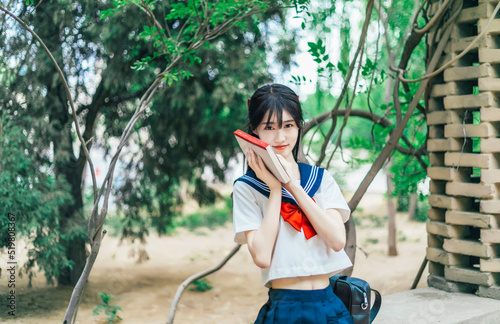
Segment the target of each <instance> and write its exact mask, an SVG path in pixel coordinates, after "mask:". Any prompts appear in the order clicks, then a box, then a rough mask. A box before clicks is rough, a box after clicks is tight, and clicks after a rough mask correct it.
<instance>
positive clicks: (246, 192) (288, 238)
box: [233, 163, 352, 324]
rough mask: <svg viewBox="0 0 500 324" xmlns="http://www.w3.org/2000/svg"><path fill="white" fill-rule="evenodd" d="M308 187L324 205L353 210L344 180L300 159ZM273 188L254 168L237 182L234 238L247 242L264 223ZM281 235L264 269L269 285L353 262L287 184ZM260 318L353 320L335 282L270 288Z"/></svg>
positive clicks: (263, 320) (303, 182)
mask: <svg viewBox="0 0 500 324" xmlns="http://www.w3.org/2000/svg"><path fill="white" fill-rule="evenodd" d="M299 170H300V176H301V180H297V181H300V184H301V186H302V187H303V188H304V191H305V192H306V193H307V194H308V195H309V196H310V197H311V198H313V199H314V201H315V202H316V203H317V204H318V205H319V206H320V207H321V208H322V209H323V210H326V209H330V208H335V209H337V210H338V211H339V212H340V213H341V215H342V216H343V218H344V219H345V218H347V217H349V214H350V210H349V206H348V205H347V202H346V201H345V199H344V197H343V196H342V193H341V191H340V188H339V186H338V185H337V183H336V182H335V180H334V179H333V177H332V176H331V175H330V174H329V173H328V172H327V171H325V170H324V169H322V168H318V167H316V166H310V165H307V164H303V163H299ZM269 194H270V191H269V188H268V187H267V185H266V184H265V183H264V182H263V181H261V180H260V179H258V178H257V177H256V175H255V172H253V171H249V172H247V173H246V174H245V175H243V176H242V177H240V178H238V179H237V180H236V181H235V183H234V187H233V226H234V240H235V242H237V243H240V244H245V243H246V237H245V233H244V232H246V231H250V230H257V229H258V228H259V227H260V224H261V223H262V218H263V215H264V213H265V210H266V206H267V201H268V197H269ZM281 216H282V217H280V223H279V229H278V237H277V239H276V243H275V246H274V252H273V257H272V260H271V265H270V267H269V268H266V269H261V271H262V283H263V285H264V286H266V287H268V288H270V287H271V281H272V280H274V279H280V278H290V277H305V276H312V275H320V274H329V275H334V274H335V273H338V272H340V271H342V270H344V269H346V268H348V267H350V266H352V263H351V260H350V259H349V257H348V256H347V254H346V253H345V251H344V250H343V249H342V250H341V251H338V252H335V251H334V250H333V249H331V248H330V247H328V246H327V245H326V243H325V242H324V241H323V240H322V239H321V238H320V237H319V236H318V235H317V234H316V232H315V230H314V228H313V227H312V225H311V223H310V222H309V221H308V220H307V217H305V215H304V214H303V213H302V212H301V210H300V208H298V204H297V202H296V201H295V199H294V198H293V196H292V195H291V194H290V193H289V192H288V191H287V190H286V189H285V188H282V206H281ZM257 323H265V324H267V323H280V324H281V323H302V324H306V323H314V324H320V323H352V319H351V318H350V315H349V313H348V311H347V309H346V308H345V306H344V305H343V303H342V301H340V299H339V298H338V297H337V296H335V295H334V294H333V291H332V289H331V287H327V288H326V289H321V290H305V291H304V290H289V289H272V288H271V289H270V290H269V300H268V302H267V303H266V304H265V305H264V306H263V307H262V309H261V310H260V312H259V315H258V318H257V320H256V322H255V324H257Z"/></svg>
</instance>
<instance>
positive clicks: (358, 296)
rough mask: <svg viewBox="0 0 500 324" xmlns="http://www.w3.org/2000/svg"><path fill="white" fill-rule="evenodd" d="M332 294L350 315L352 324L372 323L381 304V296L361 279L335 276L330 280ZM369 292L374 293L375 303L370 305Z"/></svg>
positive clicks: (340, 275)
mask: <svg viewBox="0 0 500 324" xmlns="http://www.w3.org/2000/svg"><path fill="white" fill-rule="evenodd" d="M330 285H331V286H332V288H333V292H334V293H335V295H337V296H338V297H339V298H340V300H342V302H343V303H344V305H345V306H346V307H347V310H348V311H349V313H351V316H352V319H353V321H354V324H369V323H371V322H372V321H373V319H374V318H375V316H377V313H378V311H379V309H380V305H381V304H382V296H380V293H379V292H378V291H376V290H375V289H370V285H369V284H368V283H367V282H366V281H364V280H363V279H359V278H353V277H348V276H346V275H342V274H339V275H335V276H333V277H331V278H330ZM371 291H373V292H374V293H375V302H374V303H373V307H371V306H372V304H371V301H370V300H371Z"/></svg>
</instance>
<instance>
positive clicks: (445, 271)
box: [426, 0, 500, 299]
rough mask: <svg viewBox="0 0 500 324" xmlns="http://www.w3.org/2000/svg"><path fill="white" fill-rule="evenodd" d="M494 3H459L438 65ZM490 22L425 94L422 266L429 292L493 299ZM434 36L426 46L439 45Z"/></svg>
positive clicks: (499, 219)
mask: <svg viewBox="0 0 500 324" xmlns="http://www.w3.org/2000/svg"><path fill="white" fill-rule="evenodd" d="M497 3H498V0H496V1H488V0H478V1H471V0H464V3H463V8H462V9H461V12H460V14H459V16H458V18H457V20H456V21H455V23H454V26H453V31H452V34H451V38H450V41H449V42H448V44H447V46H446V48H445V51H444V53H443V56H442V59H441V60H440V63H439V64H440V66H443V65H444V64H445V63H447V62H448V61H450V60H451V59H453V58H455V57H457V55H458V54H459V53H460V52H462V51H463V50H464V49H465V48H466V47H467V46H468V45H469V44H471V42H472V41H473V40H474V38H476V36H477V35H478V34H479V33H481V32H482V30H483V29H484V28H485V26H486V23H487V21H488V19H489V17H490V16H491V15H492V12H493V9H494V8H495V6H496V5H497ZM433 6H434V9H435V10H437V7H438V6H439V2H438V1H435V2H434V3H433ZM496 18H498V19H494V20H493V22H492V24H491V25H490V27H489V28H488V31H487V34H486V36H485V37H484V38H482V39H481V40H480V41H479V42H478V43H477V44H476V45H475V46H474V47H473V48H472V50H471V51H470V52H468V53H467V54H466V55H465V56H463V57H462V58H460V59H459V60H458V61H457V62H456V63H455V64H453V65H452V66H450V67H448V68H447V69H445V70H444V72H443V73H441V74H440V75H438V76H436V77H435V78H434V80H433V81H432V85H431V87H429V91H428V92H427V95H428V100H427V107H426V109H427V124H428V126H429V128H428V134H429V139H428V145H427V149H428V151H429V162H430V166H429V168H428V176H429V177H430V178H431V182H430V195H429V203H430V205H431V208H430V209H429V211H428V216H429V222H428V223H427V233H428V247H427V259H428V260H429V276H428V284H429V286H431V287H435V288H439V289H442V290H446V291H460V292H468V293H476V294H478V295H480V296H484V297H491V298H495V299H500V195H499V192H500V14H497V15H496ZM435 32H436V33H437V34H436V35H437V36H436V37H435V39H434V41H433V37H432V34H430V35H429V37H428V45H429V46H432V45H433V43H434V44H436V43H437V42H438V41H439V33H440V32H439V31H435Z"/></svg>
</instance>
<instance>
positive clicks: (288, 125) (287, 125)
mask: <svg viewBox="0 0 500 324" xmlns="http://www.w3.org/2000/svg"><path fill="white" fill-rule="evenodd" d="M290 127H293V124H286V125H285V128H290Z"/></svg>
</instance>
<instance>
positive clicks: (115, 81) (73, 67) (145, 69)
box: [0, 1, 277, 284]
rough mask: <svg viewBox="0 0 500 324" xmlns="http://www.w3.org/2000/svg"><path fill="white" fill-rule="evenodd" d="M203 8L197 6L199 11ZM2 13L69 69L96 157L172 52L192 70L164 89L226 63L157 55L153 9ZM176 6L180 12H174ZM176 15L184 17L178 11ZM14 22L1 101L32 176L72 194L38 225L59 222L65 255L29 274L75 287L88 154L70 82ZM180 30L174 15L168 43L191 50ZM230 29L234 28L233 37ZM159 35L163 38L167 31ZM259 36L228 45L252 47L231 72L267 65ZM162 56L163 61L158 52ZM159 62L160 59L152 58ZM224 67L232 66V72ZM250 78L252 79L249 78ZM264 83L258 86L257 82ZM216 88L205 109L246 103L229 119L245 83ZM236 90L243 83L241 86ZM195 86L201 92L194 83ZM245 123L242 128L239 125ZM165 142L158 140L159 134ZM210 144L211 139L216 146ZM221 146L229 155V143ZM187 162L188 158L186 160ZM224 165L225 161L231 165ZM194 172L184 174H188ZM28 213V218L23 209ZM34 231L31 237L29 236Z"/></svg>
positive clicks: (52, 6)
mask: <svg viewBox="0 0 500 324" xmlns="http://www.w3.org/2000/svg"><path fill="white" fill-rule="evenodd" d="M203 3H204V2H200V4H203ZM2 4H3V5H6V6H8V7H10V8H16V11H15V14H16V15H17V16H18V17H21V18H22V19H24V20H25V21H26V23H27V24H28V25H29V26H32V28H33V30H34V31H35V32H36V33H37V34H38V35H39V36H40V37H41V39H43V40H44V42H45V43H46V44H47V46H48V48H49V49H50V51H51V52H52V54H53V55H54V57H55V60H56V61H57V62H59V64H60V65H61V66H63V72H64V75H65V76H66V77H67V78H68V79H69V81H70V84H71V86H72V89H74V92H73V93H72V95H73V96H74V97H75V101H76V103H77V110H76V114H77V117H78V121H79V125H80V127H82V128H83V129H84V130H83V131H82V137H83V139H84V141H85V142H86V143H87V145H86V148H87V149H90V148H91V147H92V145H95V144H97V145H100V146H102V147H108V148H109V144H107V143H106V138H109V137H112V136H116V135H117V134H119V133H120V132H121V131H122V130H123V127H124V121H125V120H126V119H127V118H128V116H130V114H131V112H132V111H133V105H134V101H135V100H138V99H137V98H139V97H140V96H141V95H143V94H144V93H145V91H146V89H147V87H148V86H149V85H150V83H152V82H154V80H155V73H152V72H154V70H155V69H158V68H160V69H164V68H165V67H166V66H167V64H168V59H166V60H165V59H163V57H165V56H167V53H170V52H169V51H171V52H172V53H170V54H168V55H170V56H169V59H172V56H173V55H174V54H176V53H177V54H179V53H180V56H178V57H177V59H176V60H177V61H176V63H177V62H179V63H182V61H183V59H185V60H186V63H185V65H183V68H181V69H179V70H172V71H170V72H169V73H168V74H166V75H162V77H163V78H165V84H166V85H171V84H172V83H173V81H175V80H176V79H179V78H182V77H188V76H189V75H190V74H188V72H187V71H188V70H186V69H185V68H186V66H188V67H189V65H190V64H189V63H195V62H200V61H203V59H207V61H206V62H205V63H204V65H203V66H199V65H195V67H196V68H193V67H190V68H191V69H193V70H198V71H199V72H198V75H202V74H205V75H207V72H209V71H207V69H208V67H209V64H208V60H209V59H210V60H212V61H213V63H211V64H212V66H214V65H215V64H218V63H219V62H217V60H218V59H217V56H218V57H219V58H220V57H222V56H224V52H222V51H220V50H217V49H216V45H214V46H213V47H212V49H211V50H210V49H208V48H207V49H206V50H205V52H206V54H204V55H205V56H204V58H203V59H202V58H201V57H199V56H197V55H195V54H194V53H193V52H189V51H191V50H189V51H188V52H186V53H182V52H180V50H182V51H186V47H184V46H180V47H179V51H178V52H175V51H173V50H172V48H167V45H168V46H170V47H172V44H170V43H169V44H166V43H165V44H163V45H162V46H163V47H162V48H160V49H158V48H159V46H158V44H157V42H158V37H160V35H159V33H158V32H159V31H158V32H156V31H154V28H155V27H154V26H152V25H151V17H150V16H148V15H149V14H150V13H151V12H152V11H151V10H153V8H151V7H150V6H142V7H141V6H135V5H125V2H120V3H118V6H119V7H120V9H119V10H115V8H114V7H110V6H107V5H106V4H104V3H101V2H93V1H91V2H86V1H80V2H71V3H67V2H66V1H49V2H42V3H37V4H36V5H29V4H28V5H26V4H25V3H24V2H23V1H17V2H16V1H4V2H2ZM68 4H69V5H68ZM228 5H229V4H226V5H225V6H226V7H223V8H220V10H221V12H223V11H224V10H227V9H228V8H230V7H227V6H228ZM172 6H175V4H173V5H172ZM158 8H159V9H158V10H159V11H162V10H163V12H160V14H161V15H166V14H167V13H168V11H169V10H172V9H173V8H174V7H169V6H166V7H162V6H158ZM179 8H180V7H177V9H179ZM144 11H146V14H144ZM245 12H247V11H245ZM101 13H104V14H107V15H106V17H105V19H104V20H101ZM177 13H179V10H177ZM276 13H277V11H274V13H273V12H272V11H271V12H270V13H269V14H268V16H267V18H265V19H269V18H271V17H273V15H276ZM130 16H134V17H138V18H137V19H136V20H130V19H125V17H130ZM7 17H8V16H7V15H3V16H2V19H3V20H4V22H6V23H5V24H4V25H3V26H4V28H5V30H9V31H10V32H9V33H6V32H2V33H1V34H0V35H1V37H2V41H4V43H5V44H6V46H5V47H3V48H2V49H1V51H2V52H1V57H2V67H3V68H2V70H1V71H2V77H3V78H5V79H6V80H7V81H8V83H5V85H6V86H7V85H8V87H4V88H2V91H3V92H4V93H5V94H6V95H5V96H2V98H1V99H0V100H1V103H0V106H1V107H3V108H2V113H3V114H5V116H9V118H12V119H14V120H15V123H16V124H17V125H19V126H20V127H22V128H23V129H24V130H25V131H26V132H27V133H28V134H29V136H28V135H26V136H27V138H28V141H27V142H23V143H24V144H25V145H26V146H24V147H20V148H19V149H21V150H25V149H27V148H28V147H30V148H32V149H29V150H27V151H25V152H26V154H25V155H26V157H27V158H29V159H30V161H31V162H30V163H31V169H32V170H41V171H42V172H45V173H44V174H47V176H49V175H50V176H52V177H53V178H54V179H55V181H56V182H57V183H58V184H59V186H66V187H67V188H68V191H67V192H69V193H71V195H65V196H63V197H65V198H64V199H63V198H61V199H60V200H58V202H59V205H57V206H58V207H57V210H53V209H46V210H45V214H44V215H42V216H40V218H47V219H50V217H56V218H55V219H54V222H55V223H54V224H53V225H54V227H53V229H54V231H53V233H52V235H53V239H54V240H55V242H58V244H56V245H51V246H53V247H54V248H56V247H57V251H58V254H54V253H52V254H51V253H49V251H46V249H45V250H44V249H41V250H39V251H38V252H37V253H36V254H32V256H33V257H32V258H31V259H30V262H29V263H28V265H27V267H26V268H25V270H26V271H27V272H28V271H29V270H30V269H31V267H32V266H33V265H34V264H35V262H38V264H39V265H41V266H42V268H43V269H44V270H45V275H46V277H47V279H49V280H52V278H54V277H55V278H57V280H58V282H59V284H75V282H76V281H77V279H78V277H79V274H80V273H81V272H82V269H83V266H84V264H85V259H86V252H85V241H86V239H85V237H86V232H87V226H86V224H85V222H86V218H87V216H85V215H83V209H82V208H83V205H84V202H83V199H82V194H83V193H82V183H83V175H84V172H85V165H86V157H85V152H84V151H85V150H84V148H83V147H82V146H81V144H79V143H78V140H77V138H76V137H75V133H74V130H72V126H71V122H72V118H71V114H70V113H68V112H69V111H70V107H69V104H68V101H67V98H66V96H65V91H64V85H63V82H62V81H61V78H60V77H59V75H58V72H57V70H56V68H55V67H54V65H53V64H52V63H51V62H50V60H49V58H48V56H47V54H46V53H45V52H44V51H43V50H42V49H41V48H40V47H39V45H38V44H37V42H36V40H35V39H34V38H33V37H32V36H31V35H30V34H29V33H26V32H24V31H23V27H22V26H21V25H20V24H17V23H15V22H14V21H13V20H12V19H11V20H9V19H7ZM221 17H224V15H222V16H219V17H217V18H216V19H217V21H214V22H216V23H220V19H221ZM180 21H182V17H181V16H175V15H174V16H172V17H170V18H169V20H167V22H168V24H167V26H169V28H170V29H171V30H170V32H171V33H172V35H171V36H172V37H170V38H168V39H170V40H171V42H173V41H174V40H175V37H174V36H177V35H179V40H180V41H181V43H185V42H186V40H184V39H182V38H181V36H182V37H188V36H189V35H190V33H191V32H192V30H191V31H189V30H185V29H183V30H180V29H177V27H176V26H178V25H179V22H180ZM143 25H144V26H146V27H147V28H146V27H145V28H144V29H143V31H142V33H141V31H140V29H142V26H143ZM181 26H182V25H181ZM231 26H232V25H231V24H230V25H228V26H227V27H231ZM241 27H243V26H241ZM221 31H223V30H221ZM162 32H163V33H166V31H162ZM256 32H257V30H256V29H255V27H254V26H253V25H252V30H251V31H249V33H247V34H245V33H244V32H239V33H237V34H233V35H232V36H231V37H236V39H232V40H231V41H228V39H229V38H227V39H226V44H227V45H229V44H231V47H232V48H231V50H234V49H235V48H239V44H241V42H245V43H246V45H245V46H246V47H245V48H243V47H241V50H239V52H241V53H243V51H244V50H249V51H250V53H249V54H248V55H246V54H245V55H243V56H240V57H232V58H231V61H230V63H231V69H232V72H234V71H235V70H236V67H237V66H238V65H239V63H238V62H239V60H241V59H246V58H247V57H253V56H254V55H257V56H258V57H262V54H258V53H257V52H256V51H255V48H256V47H255V46H256V45H255V44H258V42H259V41H256V42H255V43H254V42H252V41H247V40H245V37H249V36H248V35H252V34H253V35H254V37H256V39H258V38H259V37H260V36H259V35H257V34H256ZM186 35H188V36H186ZM213 36H215V35H213ZM189 37H191V36H189ZM201 43H203V42H201ZM201 43H200V44H201ZM263 44H264V42H263V41H260V45H258V46H260V48H261V50H260V51H262V50H263V49H262V48H263ZM197 46H198V45H197ZM161 50H163V51H164V52H161ZM209 51H210V52H209ZM155 53H156V54H155ZM159 53H161V55H160V54H159ZM177 54H176V55H177ZM149 55H150V56H149ZM155 55H157V56H159V57H154V56H155ZM183 56H184V57H183ZM140 59H143V60H142V61H141V60H140ZM148 60H150V61H151V62H149V61H148ZM146 63H150V64H146ZM191 65H192V64H191ZM226 65H228V66H229V64H226ZM256 66H258V65H256ZM133 68H135V70H136V71H134V70H133ZM212 69H213V67H212ZM263 69H265V65H262V66H260V67H259V70H260V71H262V70H263ZM180 71H186V72H185V73H186V74H184V75H180V73H181V72H180ZM203 71H204V72H203ZM232 72H231V73H232ZM245 72H249V71H248V68H247V69H246V71H245ZM255 72H257V71H255ZM183 73H184V72H183ZM189 73H191V72H189ZM229 74H230V73H229V72H225V71H224V72H223V74H221V75H220V76H219V77H222V76H224V75H226V76H227V75H229ZM259 75H261V76H260V77H259ZM92 76H94V77H93V79H94V81H93V82H89V78H90V77H92ZM264 78H265V74H264V73H262V72H257V73H255V76H254V77H251V78H246V80H247V82H246V84H245V85H246V86H252V85H254V84H256V83H259V82H262V81H263V80H264ZM217 80H219V79H217V78H216V80H215V81H214V80H208V79H207V80H206V81H205V85H203V87H204V88H205V90H204V91H206V92H207V94H206V95H205V97H203V98H202V100H204V99H206V98H207V96H208V97H209V96H210V93H214V92H215V93H217V91H218V92H219V95H222V94H224V93H226V94H227V93H231V94H232V95H234V93H238V92H240V93H242V94H241V95H240V97H233V99H232V101H226V102H224V106H225V109H226V110H227V108H228V107H230V106H232V105H235V102H236V101H237V100H238V99H240V100H241V98H242V97H241V96H242V95H243V94H244V90H238V89H239V88H238V85H239V84H238V83H232V84H231V83H230V84H223V83H222V81H217ZM233 81H234V82H236V80H233ZM190 82H192V83H193V84H196V82H194V81H190ZM215 84H217V85H215ZM198 88H199V89H200V87H198ZM7 89H8V90H7ZM27 89H29V91H27ZM177 89H181V88H180V87H179V88H177ZM178 96H185V93H181V92H179V91H177V97H176V96H175V95H170V96H169V99H168V100H169V101H172V102H175V101H176V100H177V102H179V101H180V100H179V99H176V98H179V97H178ZM163 99H165V98H163ZM198 102H200V101H198ZM219 102H221V101H219ZM155 105H156V107H162V109H165V108H167V109H166V110H167V111H168V108H169V107H165V106H164V105H163V106H161V104H160V103H157V104H155ZM184 107H185V106H184ZM184 107H182V106H177V109H183V108H184ZM212 108H213V107H212ZM152 109H154V110H153V116H149V117H148V118H149V120H148V121H151V120H157V119H156V117H158V115H157V114H156V112H155V110H160V108H154V107H153V106H152ZM231 112H232V111H231ZM167 116H168V117H172V116H173V114H172V113H171V112H169V113H168V114H167ZM239 120H240V121H241V116H240V117H239ZM100 122H102V125H103V126H104V127H105V128H106V130H107V131H105V136H106V138H105V139H99V140H96V139H95V137H94V136H95V129H96V127H97V126H98V124H99V123H100ZM173 125H174V124H173ZM227 126H228V125H226V127H227ZM139 127H142V126H138V128H139ZM155 127H160V128H161V127H162V125H161V121H160V120H158V124H156V126H155ZM7 128H8V127H7ZM148 128H150V126H148ZM73 129H74V128H73ZM159 131H161V130H159ZM4 133H5V132H4ZM158 137H161V136H160V135H159V134H158ZM162 140H163V138H162ZM213 140H214V138H212V141H213ZM163 144H164V143H162V145H163ZM223 144H225V145H227V136H226V141H225V142H224V143H223ZM111 150H112V149H111ZM226 152H227V148H226ZM186 157H187V158H190V157H189V155H188V156H186ZM227 158H228V157H227V154H226V157H225V159H226V161H227ZM183 161H185V160H182V159H179V160H176V161H174V160H172V159H171V162H173V164H172V165H170V166H169V168H170V169H168V168H167V169H166V170H164V171H170V170H172V169H175V167H176V166H179V165H182V163H183ZM206 161H207V159H201V160H200V161H199V163H198V167H199V165H201V163H203V162H206ZM211 161H212V164H214V161H215V158H214V157H212V158H211ZM187 169H188V168H187V167H186V168H185V170H187ZM219 173H220V172H219ZM174 174H175V173H174ZM151 175H152V174H151ZM186 176H188V175H187V172H186V171H184V173H182V174H180V175H179V177H178V179H181V178H182V177H186ZM195 176H198V178H199V176H200V174H195ZM191 177H192V175H191V174H189V176H188V178H189V179H191ZM172 179H175V177H172ZM177 181H178V180H177ZM166 187H168V190H165V191H163V193H164V197H165V196H168V199H166V200H161V199H160V201H165V204H166V205H164V206H163V209H162V210H161V215H162V217H164V218H168V217H170V218H171V214H169V213H168V212H167V211H168V208H167V210H166V209H165V206H167V205H168V204H172V201H173V199H171V197H173V195H168V193H170V194H171V193H173V192H175V190H176V187H175V181H173V182H171V183H164V184H163V187H161V188H159V189H160V192H162V190H164V189H165V188H166ZM94 194H95V192H94ZM150 197H151V196H150ZM124 201H125V200H124ZM14 202H15V201H13V200H10V201H9V202H8V204H7V203H6V204H7V205H5V206H9V204H13V203H14ZM142 206H144V204H143V205H142ZM21 207H22V205H17V207H16V208H18V209H19V210H21ZM24 209H25V210H26V208H24ZM131 209H132V208H130V209H129V210H131ZM158 212H159V210H158ZM49 214H50V215H49ZM156 215H158V214H156ZM26 218H27V219H29V221H27V223H28V224H32V225H31V226H34V223H33V222H32V221H31V220H33V221H34V220H35V219H36V218H33V214H31V213H26ZM154 219H155V218H154ZM155 221H157V222H158V228H161V227H162V226H163V230H164V228H165V225H166V224H167V223H168V222H166V221H165V220H161V221H159V218H156V220H155ZM161 224H163V225H161ZM28 230H31V228H30V229H27V231H28ZM44 251H46V252H44ZM49 255H51V257H52V258H55V260H59V261H58V262H45V261H44V258H45V257H46V258H47V260H49V259H50V257H49ZM35 256H36V257H35ZM64 260H66V261H64ZM49 264H52V267H49V266H48V265H49Z"/></svg>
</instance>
